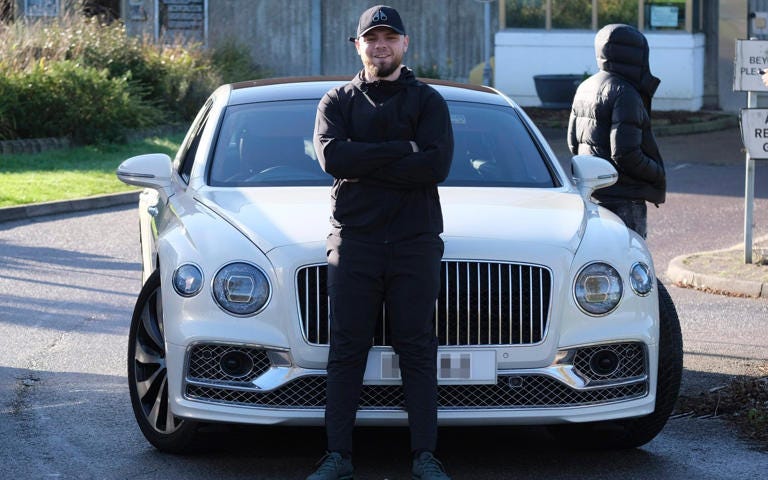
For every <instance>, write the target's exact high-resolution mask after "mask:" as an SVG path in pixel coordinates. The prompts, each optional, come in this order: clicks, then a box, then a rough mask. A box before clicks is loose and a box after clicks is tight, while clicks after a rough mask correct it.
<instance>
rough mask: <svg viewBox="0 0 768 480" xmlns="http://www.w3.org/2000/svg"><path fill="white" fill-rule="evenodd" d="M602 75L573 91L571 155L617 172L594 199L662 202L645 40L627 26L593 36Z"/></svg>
mask: <svg viewBox="0 0 768 480" xmlns="http://www.w3.org/2000/svg"><path fill="white" fill-rule="evenodd" d="M595 54H596V55H597V64H598V66H599V67H600V72H598V73H596V74H594V75H592V76H591V77H589V78H588V79H586V80H585V81H584V82H582V84H581V85H579V88H578V89H577V91H576V95H575V97H574V99H573V107H572V108H571V116H570V119H569V122H568V147H569V148H570V150H571V153H573V154H574V155H577V154H578V155H581V154H588V155H596V156H598V157H602V158H605V159H606V160H609V161H610V162H611V163H612V164H613V165H614V166H615V167H616V170H617V171H618V172H619V180H618V181H617V182H616V184H614V185H612V186H610V187H607V188H604V189H600V190H597V191H596V192H595V194H594V196H595V198H597V199H598V200H603V201H610V200H612V199H616V198H622V199H636V200H646V201H649V202H651V203H655V204H659V203H664V199H665V196H666V176H665V172H664V162H663V160H662V158H661V153H660V152H659V148H658V146H657V145H656V139H655V137H654V135H653V131H652V130H651V99H652V97H653V94H654V93H655V92H656V88H658V86H659V79H658V78H656V77H654V76H653V75H651V70H650V67H649V62H648V54H649V48H648V41H647V40H646V38H645V36H644V35H643V34H642V33H641V32H640V31H638V30H637V29H636V28H634V27H631V26H629V25H622V24H613V25H606V26H605V27H603V28H602V29H600V31H598V32H597V35H595Z"/></svg>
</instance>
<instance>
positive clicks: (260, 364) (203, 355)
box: [187, 344, 270, 382]
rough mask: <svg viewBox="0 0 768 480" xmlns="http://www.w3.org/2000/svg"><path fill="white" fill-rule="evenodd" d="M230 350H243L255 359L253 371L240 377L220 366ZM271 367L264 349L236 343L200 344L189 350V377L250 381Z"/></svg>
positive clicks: (242, 351)
mask: <svg viewBox="0 0 768 480" xmlns="http://www.w3.org/2000/svg"><path fill="white" fill-rule="evenodd" d="M230 352H241V353H244V354H246V355H248V356H249V357H250V358H251V360H252V361H253V368H252V369H251V371H250V372H249V373H247V374H246V375H244V376H240V377H233V376H230V375H227V374H226V373H224V372H223V371H222V370H221V367H220V362H221V358H222V357H223V356H224V355H226V354H227V353H230ZM269 367H270V361H269V358H268V357H267V352H265V351H264V350H259V349H255V348H248V347H239V346H234V345H218V344H199V345H195V346H193V347H192V348H191V349H190V351H189V366H188V372H187V378H192V379H201V380H214V381H216V380H223V381H237V382H250V381H252V380H253V379H255V378H257V377H258V376H259V375H262V374H263V373H264V372H266V371H267V370H269Z"/></svg>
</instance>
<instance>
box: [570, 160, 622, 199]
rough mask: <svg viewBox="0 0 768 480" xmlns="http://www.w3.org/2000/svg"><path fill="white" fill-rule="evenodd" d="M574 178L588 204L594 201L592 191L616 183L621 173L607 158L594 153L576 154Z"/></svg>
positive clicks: (572, 161)
mask: <svg viewBox="0 0 768 480" xmlns="http://www.w3.org/2000/svg"><path fill="white" fill-rule="evenodd" d="M571 168H572V169H573V179H574V181H575V182H576V186H577V187H578V188H579V193H581V197H582V198H583V199H584V201H585V202H586V203H587V204H590V203H592V200H591V198H592V193H593V192H594V191H595V190H597V189H599V188H605V187H608V186H611V185H613V184H614V183H616V180H618V179H619V173H618V172H617V171H616V169H615V168H614V167H613V165H611V164H610V162H608V161H607V160H605V159H602V158H600V157H595V156H593V155H576V156H575V157H573V158H572V159H571Z"/></svg>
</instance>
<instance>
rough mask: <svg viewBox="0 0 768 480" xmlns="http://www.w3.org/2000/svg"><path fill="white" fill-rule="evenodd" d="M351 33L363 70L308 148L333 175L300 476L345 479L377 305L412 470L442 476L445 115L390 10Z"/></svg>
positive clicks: (448, 147) (326, 105)
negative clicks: (317, 400) (318, 445)
mask: <svg viewBox="0 0 768 480" xmlns="http://www.w3.org/2000/svg"><path fill="white" fill-rule="evenodd" d="M350 40H351V41H353V42H354V43H355V48H356V49H357V53H358V55H360V59H361V60H362V62H363V69H362V71H360V73H358V74H357V75H356V76H355V77H354V78H353V79H352V80H351V81H350V82H349V83H347V84H346V85H343V86H341V87H338V88H335V89H333V90H331V91H329V92H328V93H326V95H325V96H324V97H323V99H322V100H321V101H320V104H319V105H318V110H317V119H316V123H315V136H314V146H315V150H316V151H317V155H318V159H319V161H320V164H321V166H322V167H323V169H324V170H325V171H326V172H327V173H329V174H330V175H332V176H333V177H334V183H333V188H332V191H331V203H332V217H331V233H330V235H329V236H328V240H327V256H328V295H329V299H330V317H331V318H330V322H331V335H330V352H329V356H328V367H327V370H328V377H327V390H326V392H327V402H326V410H325V425H326V434H327V438H328V452H327V454H326V455H325V456H324V457H323V458H322V459H321V461H320V462H319V467H318V469H317V471H315V472H314V473H313V474H312V475H310V476H309V477H308V480H328V479H348V478H352V473H353V469H352V460H351V456H352V431H353V427H354V423H355V416H356V412H357V407H358V403H359V399H360V392H361V389H362V383H363V374H364V372H365V367H366V360H367V356H368V351H369V349H370V347H371V339H372V338H373V337H374V331H375V328H376V325H377V322H378V321H379V318H380V316H381V315H382V311H386V314H385V317H386V322H387V327H388V335H389V338H390V339H391V344H392V347H393V348H394V351H395V353H396V354H397V357H398V358H399V370H400V372H401V376H402V383H403V393H404V398H405V408H406V410H407V412H408V424H409V427H410V439H411V451H412V453H413V470H412V476H413V478H416V479H422V480H436V479H441V480H445V479H449V477H448V476H447V475H446V474H445V472H444V470H443V467H442V465H441V464H440V462H439V461H438V460H437V459H436V458H435V457H434V455H433V452H434V450H435V448H436V444H437V338H436V337H435V331H434V326H433V318H434V307H435V299H436V298H437V295H438V293H439V290H440V261H441V258H442V254H443V242H442V239H441V238H440V233H441V232H442V231H443V218H442V211H441V208H440V199H439V197H438V192H437V184H438V183H440V182H442V181H443V180H445V178H446V177H447V176H448V171H449V169H450V165H451V158H452V156H453V131H452V129H451V120H450V115H449V113H448V107H447V105H446V103H445V100H444V99H443V98H442V97H441V96H440V95H439V94H438V93H437V91H435V90H434V89H433V88H432V87H430V86H428V85H426V84H424V83H422V82H420V81H418V80H416V77H415V76H414V74H413V72H412V71H411V70H410V69H408V68H407V67H405V66H403V64H402V60H403V55H404V54H405V52H406V50H407V49H408V42H409V38H408V36H406V34H405V27H404V26H403V22H402V20H401V18H400V15H399V14H398V12H397V11H396V10H395V9H394V8H392V7H389V6H385V5H377V6H374V7H371V8H369V9H368V10H366V11H365V12H363V14H362V15H361V16H360V20H359V22H358V27H357V35H356V36H355V37H350ZM385 304H386V308H385V309H384V308H383V307H384V305H385Z"/></svg>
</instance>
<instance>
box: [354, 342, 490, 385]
mask: <svg viewBox="0 0 768 480" xmlns="http://www.w3.org/2000/svg"><path fill="white" fill-rule="evenodd" d="M401 379H402V374H401V371H400V359H399V357H398V356H397V355H396V354H395V353H394V352H393V351H391V350H375V349H374V350H371V352H370V353H369V354H368V364H367V365H366V369H365V383H367V384H399V383H400V381H401ZM437 379H438V383H439V384H440V385H451V384H495V383H496V352H495V351H493V350H473V351H466V350H463V351H462V350H442V349H441V350H438V352H437Z"/></svg>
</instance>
